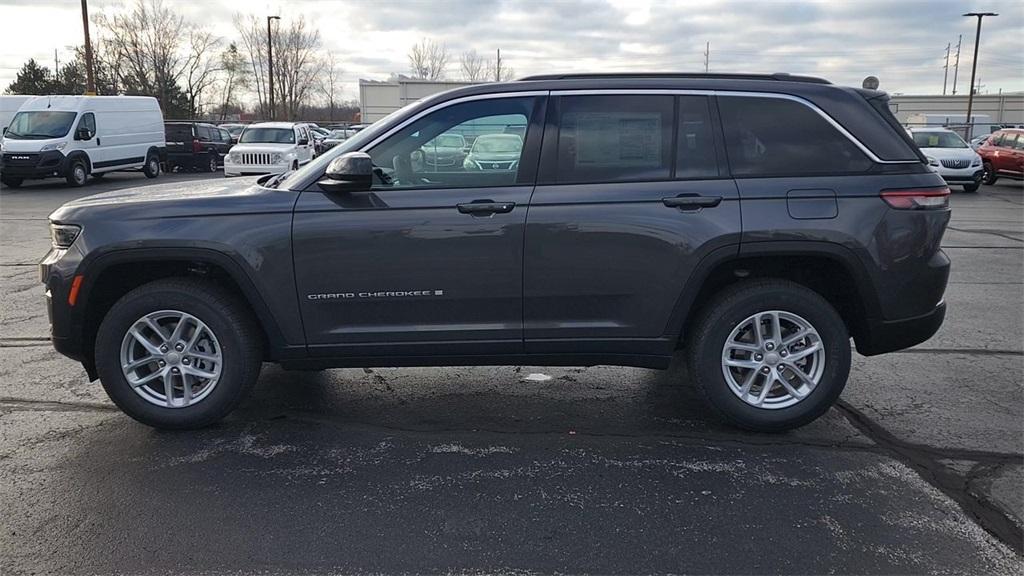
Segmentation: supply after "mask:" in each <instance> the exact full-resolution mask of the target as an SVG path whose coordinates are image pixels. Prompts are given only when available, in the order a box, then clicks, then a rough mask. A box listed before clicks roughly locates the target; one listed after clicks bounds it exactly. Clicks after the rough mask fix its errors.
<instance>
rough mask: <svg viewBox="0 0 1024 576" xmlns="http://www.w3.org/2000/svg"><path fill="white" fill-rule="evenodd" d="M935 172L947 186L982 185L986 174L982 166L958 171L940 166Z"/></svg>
mask: <svg viewBox="0 0 1024 576" xmlns="http://www.w3.org/2000/svg"><path fill="white" fill-rule="evenodd" d="M935 170H936V171H937V172H938V173H939V176H942V179H943V180H945V181H946V183H947V184H980V183H981V178H982V176H983V174H984V170H982V168H981V166H974V167H970V168H958V169H954V168H945V167H943V166H939V167H937V168H936V169H935Z"/></svg>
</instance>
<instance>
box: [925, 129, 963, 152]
mask: <svg viewBox="0 0 1024 576" xmlns="http://www.w3.org/2000/svg"><path fill="white" fill-rule="evenodd" d="M914 144H917V146H918V148H967V143H966V142H964V140H963V138H961V137H960V136H959V135H957V134H955V133H953V132H914Z"/></svg>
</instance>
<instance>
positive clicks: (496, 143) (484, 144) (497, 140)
mask: <svg viewBox="0 0 1024 576" xmlns="http://www.w3.org/2000/svg"><path fill="white" fill-rule="evenodd" d="M522 148H523V141H522V140H520V139H519V136H513V135H508V136H480V137H479V138H477V139H476V142H474V143H473V152H476V153H481V152H483V153H491V154H494V153H499V154H500V153H502V152H509V153H511V152H519V151H520V150H521V149H522Z"/></svg>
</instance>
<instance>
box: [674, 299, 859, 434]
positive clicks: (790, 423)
mask: <svg viewBox="0 0 1024 576" xmlns="http://www.w3.org/2000/svg"><path fill="white" fill-rule="evenodd" d="M755 330H756V332H755ZM687 340H688V342H689V344H688V348H687V364H688V366H689V369H690V373H691V374H692V375H693V377H694V378H695V379H696V384H697V388H698V390H699V391H700V392H701V395H702V396H703V397H704V398H705V400H706V401H707V402H708V405H709V406H710V407H711V408H712V409H713V410H714V412H715V413H716V414H717V415H718V416H720V417H721V418H722V419H724V420H725V421H727V422H729V423H731V424H733V425H735V426H737V427H740V428H745V429H748V430H754V431H760V432H780V431H783V430H789V429H792V428H797V427H799V426H803V425H805V424H807V423H809V422H811V421H813V420H814V419H816V418H818V417H819V416H821V415H822V414H824V413H825V412H826V411H827V410H828V409H829V407H831V406H832V404H833V403H835V401H836V400H837V399H838V398H839V395H840V393H842V391H843V388H844V387H845V386H846V380H847V378H848V376H849V373H850V356H851V352H850V337H849V333H848V332H847V329H846V326H845V324H844V323H843V320H842V318H841V317H840V316H839V314H838V313H837V312H836V310H835V309H834V308H833V307H832V306H831V305H830V304H829V303H828V301H826V300H825V299H824V298H823V297H822V296H821V295H820V294H818V293H817V292H814V291H813V290H810V289H808V288H806V287H804V286H802V285H799V284H796V283H794V282H789V281H785V280H754V281H748V282H743V283H741V284H737V285H735V286H733V287H731V288H728V289H726V290H725V291H724V292H723V293H722V294H721V295H720V296H718V297H717V298H715V299H714V300H713V301H712V302H711V303H710V305H709V306H707V307H706V308H705V310H704V312H703V314H702V315H701V316H700V317H699V318H698V319H697V322H696V323H695V325H694V329H693V331H692V332H691V333H690V334H689V335H688V336H687Z"/></svg>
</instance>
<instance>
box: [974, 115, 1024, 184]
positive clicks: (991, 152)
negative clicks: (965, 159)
mask: <svg viewBox="0 0 1024 576" xmlns="http://www.w3.org/2000/svg"><path fill="white" fill-rule="evenodd" d="M978 154H979V155H980V156H981V161H982V165H983V167H984V170H985V176H984V182H985V184H995V182H996V180H998V179H999V178H1002V177H1007V178H1015V179H1018V180H1019V179H1022V178H1024V129H1021V128H1004V129H1003V130H999V131H998V132H995V133H993V134H992V135H991V136H989V138H988V140H986V141H985V142H984V143H983V144H982V145H981V147H980V148H978Z"/></svg>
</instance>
